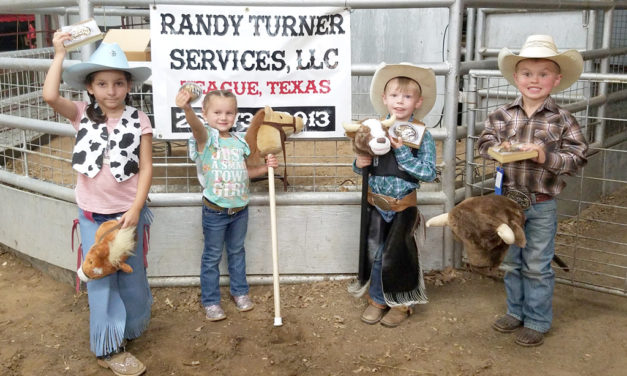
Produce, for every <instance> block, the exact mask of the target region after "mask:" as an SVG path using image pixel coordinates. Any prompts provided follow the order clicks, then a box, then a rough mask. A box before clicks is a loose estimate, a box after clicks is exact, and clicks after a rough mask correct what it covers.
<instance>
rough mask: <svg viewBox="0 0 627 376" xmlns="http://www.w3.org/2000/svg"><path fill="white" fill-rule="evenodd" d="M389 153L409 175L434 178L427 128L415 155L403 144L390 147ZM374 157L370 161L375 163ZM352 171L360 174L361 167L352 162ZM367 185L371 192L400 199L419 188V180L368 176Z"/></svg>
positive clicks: (429, 179) (429, 135) (432, 151)
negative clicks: (395, 147) (398, 146)
mask: <svg viewBox="0 0 627 376" xmlns="http://www.w3.org/2000/svg"><path fill="white" fill-rule="evenodd" d="M390 153H394V156H395V157H396V163H398V166H399V167H400V168H401V169H403V170H405V171H406V172H407V173H408V174H410V175H411V176H413V177H415V178H416V179H418V180H420V181H427V182H429V181H433V180H435V177H436V170H435V142H434V141H433V136H431V133H429V131H428V130H425V134H424V136H423V138H422V143H421V144H420V149H418V153H417V154H416V156H414V154H413V153H412V150H411V149H410V148H409V147H407V146H404V145H403V146H401V147H400V148H398V149H392V150H391V151H390ZM375 159H376V157H374V158H373V161H372V163H375ZM353 171H355V172H356V173H358V174H361V169H360V168H357V167H356V166H355V162H353ZM368 185H369V186H370V189H371V190H372V192H373V193H378V194H382V195H385V196H390V197H394V198H397V199H401V198H403V197H405V196H406V195H408V194H409V193H411V192H412V191H413V190H415V189H418V188H420V183H419V182H411V181H407V180H404V179H401V178H399V177H396V176H370V177H369V179H368Z"/></svg>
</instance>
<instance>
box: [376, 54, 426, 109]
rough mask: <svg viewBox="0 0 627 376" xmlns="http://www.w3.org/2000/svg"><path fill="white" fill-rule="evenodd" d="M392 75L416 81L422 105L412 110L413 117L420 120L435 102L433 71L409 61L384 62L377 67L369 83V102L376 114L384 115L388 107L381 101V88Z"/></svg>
mask: <svg viewBox="0 0 627 376" xmlns="http://www.w3.org/2000/svg"><path fill="white" fill-rule="evenodd" d="M394 77H407V78H411V79H412V80H414V81H416V82H417V83H418V84H419V85H420V89H421V91H422V105H421V106H420V107H419V108H417V109H416V110H414V119H415V120H422V119H423V118H424V117H425V116H426V115H427V114H428V113H429V111H431V109H432V108H433V105H434V104H435V94H436V91H437V88H436V84H435V73H434V72H433V69H430V68H420V67H418V66H415V65H413V64H410V63H399V64H386V63H381V64H379V66H378V67H377V70H376V71H375V72H374V76H373V77H372V83H371V84H370V102H371V103H372V106H373V107H374V109H375V110H376V111H377V113H378V114H380V115H382V116H385V115H387V114H388V112H389V111H388V109H387V107H386V106H385V104H384V103H383V90H384V89H385V85H387V83H388V81H390V80H391V79H393V78H394Z"/></svg>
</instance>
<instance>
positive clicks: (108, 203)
mask: <svg viewBox="0 0 627 376" xmlns="http://www.w3.org/2000/svg"><path fill="white" fill-rule="evenodd" d="M74 104H75V105H76V110H77V116H76V119H74V120H72V126H73V127H74V128H75V129H76V130H78V126H79V123H80V121H81V119H82V117H83V112H84V111H85V109H86V108H87V102H74ZM119 121H120V119H108V120H107V130H108V131H109V133H111V132H112V131H113V129H114V128H115V126H116V125H117V124H118V122H119ZM139 121H140V123H141V131H142V135H144V134H151V133H152V127H151V125H150V119H148V116H147V115H146V114H145V113H143V112H142V111H139ZM76 176H77V179H76V189H75V192H76V203H77V204H78V207H79V208H81V209H83V210H86V211H90V212H93V213H100V214H112V213H120V212H125V211H127V210H128V209H130V208H131V206H132V205H133V201H135V194H136V193H137V184H138V181H139V174H135V175H133V176H132V177H130V178H129V179H127V180H125V181H123V182H121V183H118V182H117V181H116V180H115V178H114V177H113V175H112V174H111V169H110V168H109V165H108V164H103V165H102V169H101V170H100V172H99V173H98V174H97V175H96V176H95V177H94V178H93V179H91V178H88V177H87V176H85V175H83V174H80V173H77V174H76Z"/></svg>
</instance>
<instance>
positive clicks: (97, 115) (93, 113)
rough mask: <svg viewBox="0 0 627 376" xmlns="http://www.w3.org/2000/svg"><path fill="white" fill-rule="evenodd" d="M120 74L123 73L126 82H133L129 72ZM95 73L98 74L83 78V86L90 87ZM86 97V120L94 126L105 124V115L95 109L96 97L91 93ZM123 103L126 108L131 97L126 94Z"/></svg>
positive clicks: (97, 108) (99, 109)
mask: <svg viewBox="0 0 627 376" xmlns="http://www.w3.org/2000/svg"><path fill="white" fill-rule="evenodd" d="M122 72H124V77H126V82H131V81H132V80H133V77H132V76H131V74H130V73H129V72H126V71H122ZM96 73H98V72H91V73H90V74H88V75H87V77H85V85H91V83H92V82H94V75H95V74H96ZM87 95H88V96H89V104H88V105H87V109H85V114H86V115H87V118H88V119H89V120H91V121H92V122H94V123H96V124H102V123H106V122H107V115H105V114H104V112H102V109H101V108H100V107H96V103H97V102H96V97H95V96H94V95H93V94H91V93H87ZM124 103H125V104H126V105H127V106H128V105H130V104H131V97H130V95H128V93H127V94H126V98H124Z"/></svg>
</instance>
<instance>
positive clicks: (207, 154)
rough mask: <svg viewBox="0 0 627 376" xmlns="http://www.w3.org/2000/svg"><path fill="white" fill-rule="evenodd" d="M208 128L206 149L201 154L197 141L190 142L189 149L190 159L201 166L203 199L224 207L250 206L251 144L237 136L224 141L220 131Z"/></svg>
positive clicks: (199, 176) (199, 174)
mask: <svg viewBox="0 0 627 376" xmlns="http://www.w3.org/2000/svg"><path fill="white" fill-rule="evenodd" d="M206 128H207V132H208V136H209V137H208V139H207V143H206V144H205V148H204V150H202V152H200V153H199V152H198V151H197V149H196V145H197V144H196V140H194V139H193V138H192V139H190V149H189V150H190V158H191V159H192V160H194V161H196V163H197V166H198V179H199V180H200V184H201V185H202V186H203V187H204V190H203V196H205V197H206V198H207V199H208V200H209V201H211V202H213V203H215V204H217V205H219V206H221V207H223V208H235V207H240V206H245V205H248V201H249V199H250V198H249V179H248V170H247V169H246V157H248V155H249V154H250V149H249V147H248V144H247V143H246V141H244V139H242V138H241V137H239V136H238V135H236V134H234V133H232V134H231V137H229V138H221V137H219V133H218V131H217V130H216V129H214V128H210V127H206Z"/></svg>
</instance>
